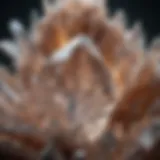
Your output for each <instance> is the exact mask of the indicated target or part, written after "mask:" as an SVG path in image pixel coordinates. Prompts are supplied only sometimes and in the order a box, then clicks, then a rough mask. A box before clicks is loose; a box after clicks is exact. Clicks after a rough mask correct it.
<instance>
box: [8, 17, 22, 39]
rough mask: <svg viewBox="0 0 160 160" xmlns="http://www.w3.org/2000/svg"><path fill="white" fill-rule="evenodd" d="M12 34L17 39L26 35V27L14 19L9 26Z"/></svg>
mask: <svg viewBox="0 0 160 160" xmlns="http://www.w3.org/2000/svg"><path fill="white" fill-rule="evenodd" d="M8 26H9V30H10V32H11V33H12V34H13V36H14V37H15V38H16V39H17V38H18V37H19V36H21V35H22V34H23V33H24V26H23V25H22V23H21V22H20V21H18V20H16V19H13V20H11V21H10V22H9V24H8Z"/></svg>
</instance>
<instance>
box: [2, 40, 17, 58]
mask: <svg viewBox="0 0 160 160" xmlns="http://www.w3.org/2000/svg"><path fill="white" fill-rule="evenodd" d="M0 49H1V50H3V51H4V52H5V53H6V54H7V55H8V56H9V57H11V58H13V59H14V60H16V59H18V58H19V49H18V46H17V44H16V43H15V42H13V41H9V40H2V41H0Z"/></svg>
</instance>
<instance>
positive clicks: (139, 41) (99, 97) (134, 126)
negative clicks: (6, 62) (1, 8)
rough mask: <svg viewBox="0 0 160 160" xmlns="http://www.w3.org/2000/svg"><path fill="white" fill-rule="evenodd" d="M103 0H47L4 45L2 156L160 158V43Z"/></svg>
mask: <svg viewBox="0 0 160 160" xmlns="http://www.w3.org/2000/svg"><path fill="white" fill-rule="evenodd" d="M106 5H107V3H106V2H105V1H104V0H59V1H49V0H43V1H42V6H43V16H40V15H39V14H38V13H37V12H36V11H32V12H31V15H30V21H31V22H30V26H29V28H27V27H25V26H24V25H23V24H22V23H21V22H20V21H19V20H17V19H11V20H10V22H9V23H8V28H9V31H10V32H11V34H12V40H9V39H3V40H1V41H0V51H1V53H2V52H4V53H5V54H6V55H7V56H9V57H10V58H11V59H12V62H13V63H12V64H13V67H14V68H15V72H14V73H11V72H10V71H9V70H8V69H7V68H5V67H3V66H1V67H0V159H6V160H159V159H160V153H159V151H160V69H159V68H160V66H159V65H160V64H159V62H160V54H159V53H160V40H159V38H155V39H154V41H153V42H152V43H151V45H149V46H146V44H145V38H144V35H143V30H142V27H141V23H140V22H137V23H135V25H133V27H131V28H127V22H126V18H125V14H124V13H123V11H121V10H118V11H117V12H116V13H115V14H114V15H111V14H110V13H109V10H108V8H106V7H105V6H106Z"/></svg>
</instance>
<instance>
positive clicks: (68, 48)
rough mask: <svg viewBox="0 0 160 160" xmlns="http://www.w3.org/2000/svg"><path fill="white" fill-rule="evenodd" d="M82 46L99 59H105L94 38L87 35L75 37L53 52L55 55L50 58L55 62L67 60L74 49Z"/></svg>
mask: <svg viewBox="0 0 160 160" xmlns="http://www.w3.org/2000/svg"><path fill="white" fill-rule="evenodd" d="M81 46H84V47H85V48H86V49H88V50H89V53H90V54H91V55H92V56H93V57H96V58H97V59H99V60H103V57H102V55H101V54H100V52H99V51H98V49H97V47H96V46H95V45H94V44H93V42H92V40H91V39H90V38H88V37H87V36H83V35H79V36H77V37H75V38H73V39H72V40H71V41H70V42H69V43H68V44H67V45H65V46H64V47H63V48H62V49H60V50H59V51H57V52H56V53H53V56H52V57H51V59H50V60H51V62H53V63H62V62H64V61H67V60H68V59H69V58H70V57H71V56H72V54H73V53H74V50H75V49H76V48H77V47H81Z"/></svg>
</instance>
